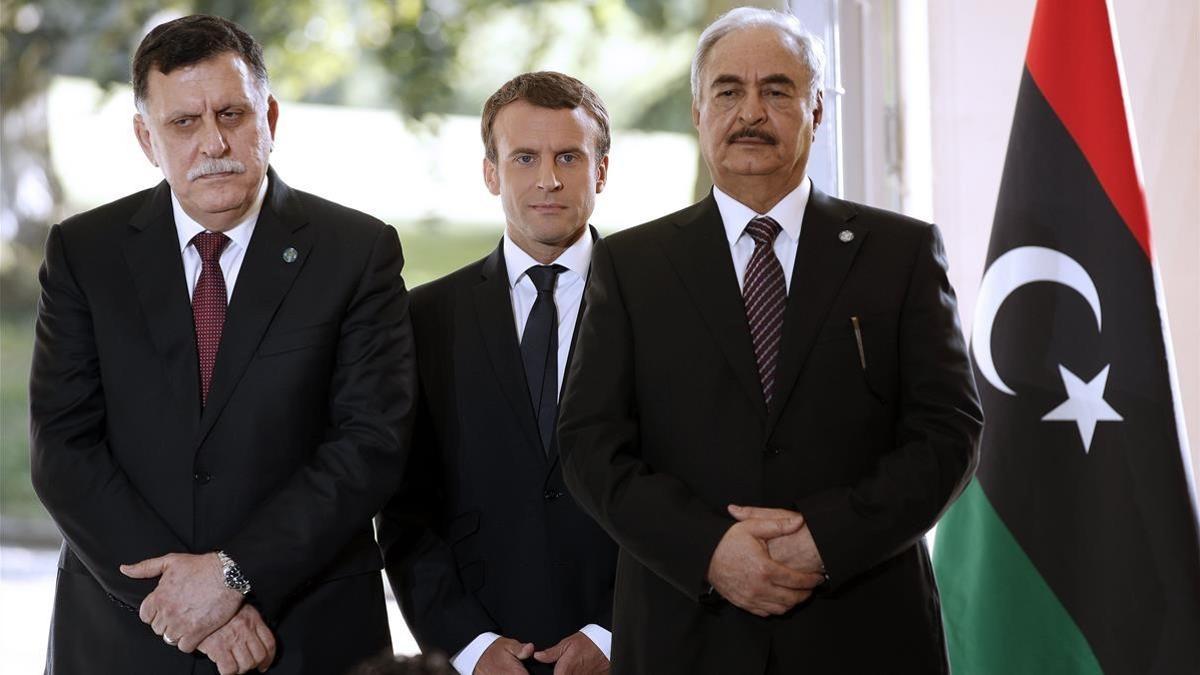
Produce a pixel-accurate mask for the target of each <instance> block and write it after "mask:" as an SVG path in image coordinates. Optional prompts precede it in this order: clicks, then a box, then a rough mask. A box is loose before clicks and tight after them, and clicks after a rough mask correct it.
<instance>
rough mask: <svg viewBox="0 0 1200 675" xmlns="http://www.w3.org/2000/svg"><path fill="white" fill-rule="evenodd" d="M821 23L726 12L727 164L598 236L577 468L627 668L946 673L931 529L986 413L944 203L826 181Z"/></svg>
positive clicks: (708, 134) (568, 442) (575, 482)
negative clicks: (700, 183)
mask: <svg viewBox="0 0 1200 675" xmlns="http://www.w3.org/2000/svg"><path fill="white" fill-rule="evenodd" d="M823 69H824V57H823V54H822V51H821V46H820V43H819V42H817V41H816V39H815V38H813V37H812V36H811V35H809V34H808V33H807V32H806V31H805V30H804V29H803V27H801V26H800V24H799V22H798V21H797V20H796V19H795V17H793V16H790V15H787V14H781V13H777V12H771V11H767V10H760V9H750V8H740V9H736V10H733V11H732V12H730V13H728V14H726V15H724V16H722V17H721V18H719V19H717V21H715V22H714V23H713V24H712V25H711V26H709V27H708V29H706V30H705V31H704V33H703V34H702V35H701V37H700V43H699V46H698V47H697V50H696V56H695V59H694V60H693V63H692V96H693V99H692V100H693V104H692V118H693V122H694V123H695V125H696V128H697V129H698V130H699V132H700V146H701V152H702V154H703V156H704V160H705V162H706V163H707V165H708V168H709V171H710V173H711V174H712V177H713V181H714V183H715V186H714V188H713V191H712V194H711V195H710V196H708V197H706V198H705V199H704V200H702V201H700V202H699V203H698V204H695V205H693V206H690V207H688V208H686V209H684V210H682V211H679V212H678V213H674V214H671V215H668V216H666V217H664V218H661V219H659V220H656V221H653V222H650V223H647V224H645V225H641V226H638V227H634V228H631V229H629V230H626V231H623V232H620V233H618V234H615V235H613V236H611V237H608V238H606V239H605V240H603V241H601V242H598V243H597V244H596V249H595V252H594V256H593V265H592V280H591V285H590V286H589V288H588V293H587V312H586V313H585V315H584V318H583V322H582V325H581V326H580V329H579V338H578V344H577V347H576V349H577V351H578V353H577V355H576V360H575V361H574V362H573V364H572V368H571V373H570V375H569V377H568V379H567V389H566V393H565V396H564V398H563V404H562V415H561V417H560V423H559V440H560V448H561V453H562V458H563V475H564V477H565V478H566V481H567V485H568V487H569V488H570V490H571V491H572V493H573V494H574V496H575V498H576V499H577V500H578V501H579V503H580V504H581V505H582V506H583V507H584V508H585V509H586V510H587V511H588V512H589V513H590V514H591V515H592V516H593V517H595V518H596V519H597V521H598V522H599V523H600V524H601V525H602V526H603V527H604V528H605V529H606V530H607V531H608V532H609V534H611V535H612V536H613V538H614V539H615V540H616V541H617V543H618V544H619V545H620V547H621V553H620V558H619V560H618V565H617V588H616V591H615V605H614V611H613V626H614V633H613V643H612V665H613V672H614V673H618V674H623V673H638V674H642V673H653V674H655V675H658V674H663V673H666V674H670V673H689V674H694V673H714V674H715V673H739V674H742V673H745V674H755V675H757V674H760V673H778V674H780V675H782V674H784V673H802V672H803V673H828V672H854V673H859V672H861V673H878V672H905V673H909V672H911V673H937V672H947V671H948V664H947V662H946V657H945V649H944V645H943V642H942V627H941V617H940V613H939V609H938V606H939V602H938V596H937V589H936V587H935V585H934V582H933V577H932V574H931V570H930V565H929V557H928V554H927V552H926V549H925V545H924V543H923V540H922V536H923V534H924V533H925V531H926V530H927V529H929V527H930V526H932V525H933V524H934V522H936V520H937V518H938V517H939V515H940V514H941V513H942V512H943V510H944V509H945V508H946V507H947V506H948V504H949V503H950V502H951V501H952V500H953V499H954V498H955V497H956V496H957V494H958V493H959V491H960V490H961V489H962V488H963V486H964V485H965V483H966V481H967V479H968V478H969V476H970V475H971V471H972V469H973V467H974V465H975V462H976V458H977V441H978V438H979V432H980V428H981V424H982V414H981V412H980V408H979V403H978V399H977V395H976V392H975V386H974V382H973V379H972V375H971V370H970V367H969V364H968V361H967V352H966V345H965V343H964V341H963V338H962V334H961V331H960V329H959V326H958V322H957V313H956V309H955V299H954V292H953V290H952V289H951V288H950V285H949V283H948V281H947V279H946V261H945V255H944V252H943V250H942V245H941V239H940V236H939V234H938V231H937V229H936V228H935V227H933V226H931V225H929V224H926V223H921V222H918V221H915V220H912V219H909V218H905V217H903V216H900V215H897V214H894V213H888V212H885V211H880V210H878V209H873V208H871V207H868V206H863V205H859V204H853V203H850V202H847V201H843V200H840V199H836V198H833V197H830V196H828V195H826V194H824V193H822V192H821V191H819V190H818V189H817V188H816V187H815V186H813V185H812V182H811V181H810V180H809V179H808V177H807V176H806V165H807V162H808V155H809V149H810V147H811V144H812V141H813V138H814V134H815V132H816V129H817V127H818V126H819V125H820V123H821V119H822V112H823V109H822V104H821V102H822V93H821V81H822V74H823Z"/></svg>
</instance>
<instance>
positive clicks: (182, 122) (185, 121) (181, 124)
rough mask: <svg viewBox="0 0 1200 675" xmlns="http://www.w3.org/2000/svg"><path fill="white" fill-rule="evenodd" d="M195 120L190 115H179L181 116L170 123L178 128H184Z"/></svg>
mask: <svg viewBox="0 0 1200 675" xmlns="http://www.w3.org/2000/svg"><path fill="white" fill-rule="evenodd" d="M195 121H196V120H195V119H193V118H191V117H181V118H179V119H177V120H175V121H174V122H171V124H173V125H175V126H176V127H178V128H180V129H184V128H187V127H190V126H192V122H195Z"/></svg>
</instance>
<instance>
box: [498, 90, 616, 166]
mask: <svg viewBox="0 0 1200 675" xmlns="http://www.w3.org/2000/svg"><path fill="white" fill-rule="evenodd" d="M513 101H527V102H529V103H530V104H531V105H536V106H538V107H539V108H550V109H551V110H564V109H567V110H574V109H575V108H579V107H581V106H582V107H583V109H584V110H585V111H587V114H588V115H590V116H591V117H592V119H594V120H596V131H597V133H596V155H597V159H599V158H600V157H604V156H605V155H607V154H608V148H609V146H610V145H611V144H612V136H611V134H610V132H609V128H608V110H607V109H606V108H605V107H604V102H603V101H601V100H600V97H599V96H597V95H596V92H594V91H592V89H591V87H588V86H587V85H586V84H584V83H582V82H580V81H579V80H577V79H575V78H573V77H571V76H570V75H563V74H562V73H556V72H553V71H549V70H542V71H538V72H536V73H523V74H521V75H518V76H516V77H514V78H513V79H511V80H509V81H508V82H505V83H504V85H503V86H502V87H500V88H499V89H497V90H496V93H494V94H492V95H491V96H490V97H489V98H488V100H487V102H486V103H484V104H483V119H482V120H481V121H480V130H481V131H482V132H483V147H484V149H485V151H486V153H487V158H488V159H489V160H491V161H492V163H495V162H496V160H497V155H496V139H495V136H494V135H493V133H492V126H493V125H494V124H495V122H496V115H498V114H500V109H501V108H503V107H504V106H506V105H508V104H509V103H512V102H513Z"/></svg>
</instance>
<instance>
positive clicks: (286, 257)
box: [283, 246, 298, 263]
mask: <svg viewBox="0 0 1200 675" xmlns="http://www.w3.org/2000/svg"><path fill="white" fill-rule="evenodd" d="M297 255H298V254H297V253H296V249H294V248H292V247H291V246H289V247H287V248H285V249H283V262H285V263H294V262H296V256H297Z"/></svg>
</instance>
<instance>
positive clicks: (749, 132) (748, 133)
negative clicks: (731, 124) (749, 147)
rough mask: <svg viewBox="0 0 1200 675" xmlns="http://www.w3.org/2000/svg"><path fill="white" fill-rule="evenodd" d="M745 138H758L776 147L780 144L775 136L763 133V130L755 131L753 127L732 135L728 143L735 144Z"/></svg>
mask: <svg viewBox="0 0 1200 675" xmlns="http://www.w3.org/2000/svg"><path fill="white" fill-rule="evenodd" d="M743 138H757V139H759V140H761V141H766V142H767V143H770V144H771V145H775V144H776V143H778V142H779V141H778V139H776V138H775V136H773V135H772V134H771V133H770V132H769V131H763V130H761V129H754V128H751V127H745V128H743V129H742V130H740V131H737V132H735V133H733V134H731V135H730V136H729V138H728V139H727V142H728V143H733V142H734V141H739V140H741V139H743Z"/></svg>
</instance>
